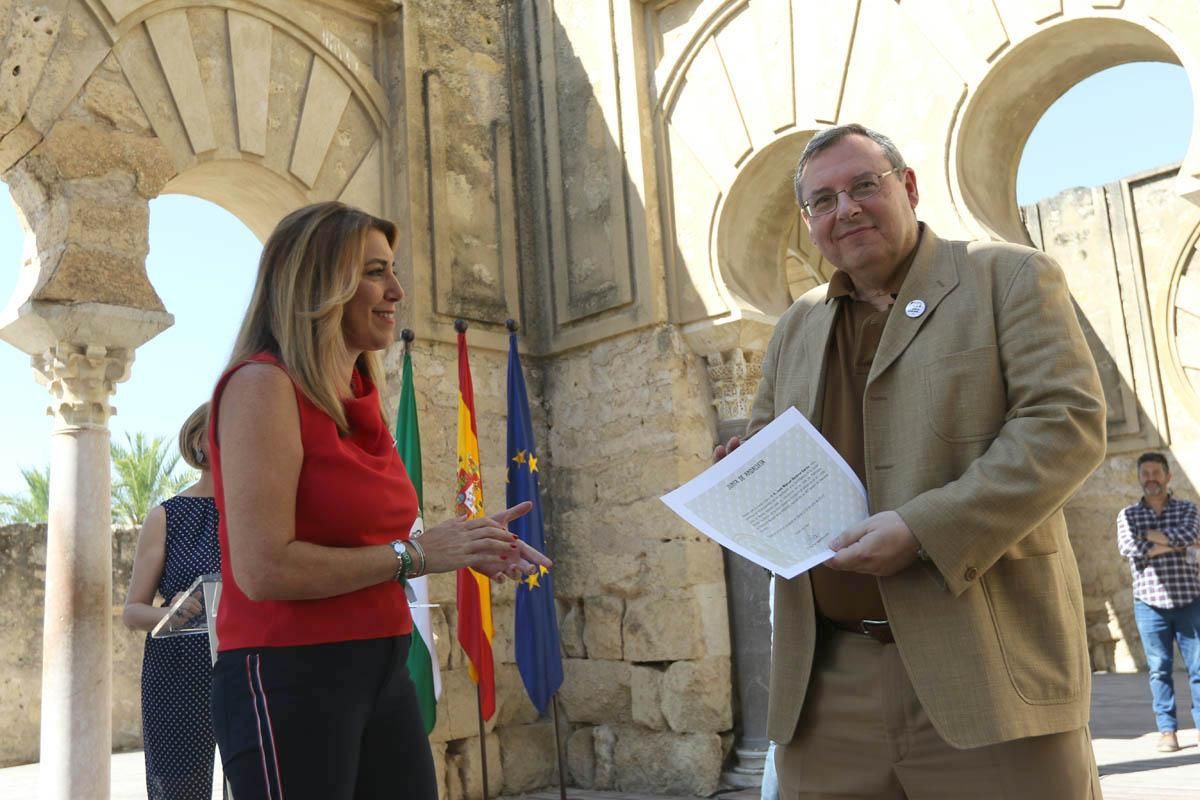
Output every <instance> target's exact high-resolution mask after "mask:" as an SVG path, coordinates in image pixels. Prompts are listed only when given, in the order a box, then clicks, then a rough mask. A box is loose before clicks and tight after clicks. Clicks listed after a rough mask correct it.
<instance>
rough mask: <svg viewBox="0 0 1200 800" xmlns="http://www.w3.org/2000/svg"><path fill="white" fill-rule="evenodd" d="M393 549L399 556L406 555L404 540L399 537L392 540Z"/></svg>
mask: <svg viewBox="0 0 1200 800" xmlns="http://www.w3.org/2000/svg"><path fill="white" fill-rule="evenodd" d="M392 550H393V552H395V553H396V557H397V558H399V557H400V556H402V555H404V542H402V541H400V540H399V539H397V540H396V541H394V542H392Z"/></svg>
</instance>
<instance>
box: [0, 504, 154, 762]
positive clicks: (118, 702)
mask: <svg viewBox="0 0 1200 800" xmlns="http://www.w3.org/2000/svg"><path fill="white" fill-rule="evenodd" d="M136 546H137V531H128V530H117V531H113V601H112V613H113V655H112V659H113V662H112V663H113V684H112V685H113V714H112V735H113V751H114V752H123V751H126V750H140V749H141V747H142V710H141V697H142V695H141V676H142V644H143V642H144V641H145V634H144V633H141V632H138V631H131V630H128V629H127V628H126V627H125V626H124V625H123V624H122V623H121V610H122V608H123V606H124V604H125V591H126V590H127V589H128V588H129V577H130V574H131V572H132V570H133V553H134V549H135V548H136ZM45 570H46V526H45V525H7V526H4V527H0V676H2V677H0V713H2V717H3V720H4V724H3V725H0V767H8V766H12V765H14V764H28V763H31V762H34V761H37V760H38V741H39V731H40V725H41V700H42V609H43V607H44V599H45V577H46V572H45Z"/></svg>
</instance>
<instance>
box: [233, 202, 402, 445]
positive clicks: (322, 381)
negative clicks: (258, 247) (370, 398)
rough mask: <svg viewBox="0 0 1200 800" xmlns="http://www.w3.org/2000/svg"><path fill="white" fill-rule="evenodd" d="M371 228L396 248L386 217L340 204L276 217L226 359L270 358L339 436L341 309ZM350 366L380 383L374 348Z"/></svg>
mask: <svg viewBox="0 0 1200 800" xmlns="http://www.w3.org/2000/svg"><path fill="white" fill-rule="evenodd" d="M373 230H375V231H379V232H380V233H382V234H383V235H384V236H385V237H387V240H388V244H389V245H390V246H391V247H392V248H393V249H395V246H396V239H397V236H398V231H397V229H396V226H395V225H394V224H393V223H392V222H389V221H388V220H385V219H380V218H379V217H375V216H372V215H371V214H368V213H367V212H365V211H361V210H359V209H357V208H353V207H351V206H348V205H345V204H344V203H338V202H336V201H330V202H325V203H315V204H313V205H310V206H304V207H303V208H299V209H297V210H295V211H293V212H292V213H290V214H288V215H287V216H286V217H284V218H283V219H282V220H280V222H279V224H278V225H276V226H275V230H273V231H272V232H271V235H270V237H268V238H267V243H266V244H265V245H264V246H263V251H262V258H260V259H259V262H258V278H257V280H256V281H255V284H254V293H253V295H251V298H250V306H249V308H247V309H246V318H245V319H244V320H242V327H241V330H240V331H239V332H238V336H237V340H236V342H235V343H234V345H233V355H232V356H231V357H230V359H229V366H230V367H232V366H234V365H236V364H239V363H241V362H243V361H245V360H246V359H248V358H250V357H251V356H253V355H255V354H256V353H261V352H264V351H265V352H268V353H271V354H272V355H274V356H276V357H277V358H278V359H279V360H280V361H281V362H282V363H283V366H284V367H285V368H286V369H287V371H288V373H289V374H290V375H291V377H292V380H293V381H294V382H295V383H296V386H298V387H299V388H300V391H301V392H303V393H304V396H305V397H307V398H308V399H309V400H310V401H312V403H313V405H315V406H316V407H317V408H319V409H321V410H322V411H324V412H325V413H326V414H328V415H329V416H330V417H332V418H333V421H334V422H335V423H337V427H338V431H339V432H340V433H341V434H342V435H343V436H345V435H347V434H348V433H349V430H350V426H349V423H348V422H347V420H346V414H345V412H344V411H343V410H342V403H341V399H340V395H339V391H338V388H339V387H338V381H339V376H338V366H339V363H338V356H339V354H340V353H342V352H344V351H343V350H342V347H343V338H342V310H343V307H344V306H345V305H346V303H347V302H349V300H350V298H352V297H353V296H354V292H355V291H356V290H357V289H358V282H359V280H360V279H361V277H362V276H361V267H362V261H363V254H364V249H365V246H366V240H367V234H368V233H369V232H370V231H373ZM355 368H356V369H358V370H359V371H360V372H362V373H365V374H366V376H367V377H368V378H370V380H371V382H372V383H374V384H375V385H376V386H379V385H381V384H382V381H383V368H382V365H381V364H380V360H379V356H377V355H376V354H375V353H372V352H364V353H363V354H362V355H360V356H359V358H358V361H357V362H356V363H355ZM380 413H382V409H381V411H380Z"/></svg>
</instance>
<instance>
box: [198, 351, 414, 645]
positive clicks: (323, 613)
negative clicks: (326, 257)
mask: <svg viewBox="0 0 1200 800" xmlns="http://www.w3.org/2000/svg"><path fill="white" fill-rule="evenodd" d="M252 362H261V363H268V364H274V365H275V366H277V367H278V368H279V369H284V367H283V365H282V364H281V363H280V362H279V359H278V358H276V357H275V356H273V355H270V354H268V353H259V354H258V355H255V356H253V357H251V358H250V359H248V360H246V361H243V362H242V363H240V364H236V365H234V366H233V367H231V368H230V369H229V370H228V371H227V372H225V374H224V375H222V376H221V380H220V381H219V382H218V383H217V387H216V389H215V390H214V391H213V398H212V405H211V409H212V411H211V416H210V418H209V425H208V448H209V453H210V455H211V457H212V475H213V485H214V494H215V495H216V501H217V509H218V510H219V511H220V515H221V519H220V528H219V538H220V543H221V582H222V588H221V602H220V605H219V606H218V608H217V640H218V649H219V650H221V651H225V650H236V649H239V648H243V647H287V646H292V645H305V644H323V643H326V642H339V641H349V640H354V639H376V638H381V637H385V636H400V635H403V634H407V633H410V632H411V631H412V616H411V614H410V612H409V609H408V600H407V598H406V597H405V596H404V588H403V587H402V586H400V584H398V583H396V582H395V581H386V582H384V583H378V584H375V585H374V586H368V587H366V588H364V589H359V590H357V591H354V592H349V593H347V594H341V595H335V596H333V597H325V598H322V599H319V600H262V601H254V600H251V599H250V598H248V597H246V595H245V594H244V593H243V592H242V590H241V589H240V588H239V587H238V585H237V582H236V581H235V580H234V578H233V568H232V566H231V564H232V559H231V558H230V556H229V529H228V525H227V522H226V519H227V515H226V513H225V492H224V485H223V482H222V475H221V448H220V445H219V443H218V442H217V440H216V439H217V437H216V432H217V411H218V409H219V408H220V403H221V393H222V392H223V391H224V389H225V385H226V384H227V383H228V382H229V378H230V377H231V376H232V375H233V373H235V372H237V371H238V370H239V369H241V368H242V367H243V366H245V365H246V364H249V363H252ZM285 371H286V370H285ZM293 387H294V388H295V392H296V405H297V407H298V408H299V411H300V440H301V443H302V445H303V447H304V461H303V464H302V465H301V467H300V479H299V483H298V484H297V486H296V539H297V540H299V541H304V542H312V543H313V544H319V545H323V546H325V547H360V546H363V545H379V544H388V543H389V542H391V541H392V540H393V539H407V538H408V534H409V531H410V530H411V528H412V524H413V521H414V520H415V519H416V516H417V494H416V491H415V489H414V488H413V485H412V482H411V481H410V480H409V479H408V473H406V472H405V470H404V463H403V462H402V461H401V460H400V456H399V454H398V453H397V452H396V446H395V441H394V440H393V439H392V435H391V433H389V432H388V429H387V425H386V424H384V421H383V417H382V415H381V413H380V405H379V390H378V388H376V387H375V386H374V385H372V384H371V382H370V381H369V380H368V379H367V378H366V377H365V376H363V375H360V374H359V373H358V372H357V371H355V375H354V381H353V390H354V392H353V394H354V396H353V397H352V398H350V399H347V400H344V401H343V408H345V411H346V419H347V421H348V422H349V424H350V435H349V436H346V437H344V438H343V437H341V436H339V435H338V429H337V424H336V423H335V422H334V421H333V419H332V418H331V417H330V416H329V415H328V414H326V413H325V412H324V411H321V410H320V409H319V408H317V407H316V406H315V405H313V403H312V402H311V401H310V400H309V399H308V398H307V397H305V396H304V393H303V392H301V391H300V389H299V388H298V387H295V385H294V384H293Z"/></svg>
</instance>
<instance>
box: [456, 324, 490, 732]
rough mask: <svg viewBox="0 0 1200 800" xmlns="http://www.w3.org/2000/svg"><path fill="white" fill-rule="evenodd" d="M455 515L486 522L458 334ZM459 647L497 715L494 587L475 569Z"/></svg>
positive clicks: (464, 587)
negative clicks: (494, 659) (456, 489)
mask: <svg viewBox="0 0 1200 800" xmlns="http://www.w3.org/2000/svg"><path fill="white" fill-rule="evenodd" d="M454 508H455V513H457V514H466V515H467V516H468V517H469V518H470V519H476V518H477V517H482V516H483V478H482V475H481V473H480V468H479V435H478V428H477V426H476V425H475V391H474V389H473V388H472V387H471V365H470V362H468V361H467V335H466V333H463V332H460V333H459V334H458V493H457V496H456V499H455V506H454ZM458 643H459V644H461V645H462V648H463V650H465V651H466V653H467V658H468V659H469V660H470V662H471V663H470V674H471V679H472V680H473V681H475V683H476V684H478V686H479V708H480V712H481V713H482V714H483V718H484V719H491V718H492V715H493V714H495V713H496V674H495V669H494V667H493V665H492V591H491V581H490V580H488V578H487V576H485V575H481V574H480V573H478V572H476V571H475V570H473V569H470V568H467V567H464V568H463V569H460V570H459V571H458Z"/></svg>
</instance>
